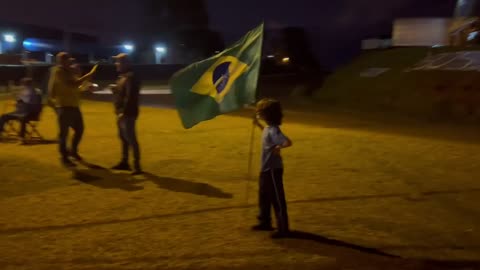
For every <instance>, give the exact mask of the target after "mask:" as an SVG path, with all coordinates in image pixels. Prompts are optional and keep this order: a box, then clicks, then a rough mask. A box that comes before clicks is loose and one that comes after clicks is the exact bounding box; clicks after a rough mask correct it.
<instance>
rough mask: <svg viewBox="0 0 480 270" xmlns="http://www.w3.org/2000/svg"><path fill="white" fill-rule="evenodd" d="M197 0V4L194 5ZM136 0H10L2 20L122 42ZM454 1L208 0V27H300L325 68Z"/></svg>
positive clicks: (230, 34)
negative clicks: (399, 22)
mask: <svg viewBox="0 0 480 270" xmlns="http://www.w3.org/2000/svg"><path fill="white" fill-rule="evenodd" d="M193 1H195V0H193ZM139 2H140V1H132V0H115V1H113V0H82V1H80V2H76V3H79V4H81V5H82V6H77V7H75V8H72V7H74V5H72V3H73V2H72V1H67V0H64V1H61V0H43V1H29V0H16V1H9V5H8V8H2V9H1V10H0V18H1V19H4V20H10V21H18V22H24V23H30V24H39V25H45V26H55V27H58V28H65V27H69V28H72V29H74V30H75V31H82V32H87V33H92V34H99V35H101V36H103V39H104V40H106V41H111V40H122V39H124V38H126V36H125V35H124V32H125V31H134V30H135V29H136V28H138V27H139V22H140V21H141V19H140V18H141V16H142V12H143V11H142V7H141V5H140V4H139ZM455 2H456V0H334V1H326V0H295V1H292V0H242V1H225V0H208V11H209V15H210V25H211V28H212V29H214V30H218V31H219V32H221V33H222V34H223V35H224V38H225V40H226V42H227V43H230V42H232V41H234V40H235V39H237V38H239V37H240V36H241V35H242V34H243V33H244V32H245V31H247V30H248V29H250V28H252V27H254V26H255V25H257V24H259V23H260V22H262V21H265V23H266V26H267V28H281V27H284V26H300V27H304V28H305V29H306V30H307V32H308V33H309V35H310V38H311V41H312V45H313V49H314V51H315V52H316V55H317V57H318V58H319V60H320V61H321V62H323V63H324V64H325V65H327V66H334V65H338V64H341V63H344V62H345V61H346V60H348V59H350V58H351V56H352V55H354V54H356V53H358V48H359V46H360V40H361V39H363V38H370V37H378V36H385V35H387V36H388V34H389V33H390V32H391V23H392V20H393V19H394V18H396V17H418V16H430V17H448V16H451V15H452V13H453V8H454V6H455ZM26 6H28V7H29V8H25V7H26Z"/></svg>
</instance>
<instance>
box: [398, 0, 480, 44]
mask: <svg viewBox="0 0 480 270" xmlns="http://www.w3.org/2000/svg"><path fill="white" fill-rule="evenodd" d="M478 8H479V6H478V4H477V1H476V0H458V1H457V5H456V7H455V10H454V11H453V12H452V13H453V17H451V18H400V19H397V20H395V22H394V26H393V46H397V47H398V46H466V45H470V44H479V38H478V37H477V36H478V33H479V26H480V23H479V22H480V20H479V17H477V15H479V14H478Z"/></svg>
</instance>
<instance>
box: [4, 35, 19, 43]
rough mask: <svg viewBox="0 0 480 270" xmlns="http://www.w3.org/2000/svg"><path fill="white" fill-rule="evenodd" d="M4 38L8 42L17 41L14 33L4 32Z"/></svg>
mask: <svg viewBox="0 0 480 270" xmlns="http://www.w3.org/2000/svg"><path fill="white" fill-rule="evenodd" d="M3 39H4V40H5V42H7V43H14V42H16V41H17V39H16V38H15V35H14V34H4V35H3Z"/></svg>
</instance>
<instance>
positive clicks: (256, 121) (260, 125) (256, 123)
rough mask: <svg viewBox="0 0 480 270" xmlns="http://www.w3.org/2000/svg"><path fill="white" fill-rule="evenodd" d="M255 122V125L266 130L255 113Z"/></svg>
mask: <svg viewBox="0 0 480 270" xmlns="http://www.w3.org/2000/svg"><path fill="white" fill-rule="evenodd" d="M253 124H254V125H255V126H257V127H258V128H259V129H261V130H264V129H265V127H264V126H263V125H262V124H261V123H260V121H258V116H257V115H255V116H254V117H253Z"/></svg>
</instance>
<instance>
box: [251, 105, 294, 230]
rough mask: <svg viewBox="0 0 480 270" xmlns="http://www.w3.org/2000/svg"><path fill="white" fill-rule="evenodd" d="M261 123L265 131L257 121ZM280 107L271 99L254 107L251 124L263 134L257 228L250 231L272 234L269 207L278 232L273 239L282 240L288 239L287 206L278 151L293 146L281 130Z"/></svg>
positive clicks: (281, 161) (281, 114)
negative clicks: (269, 232)
mask: <svg viewBox="0 0 480 270" xmlns="http://www.w3.org/2000/svg"><path fill="white" fill-rule="evenodd" d="M258 118H260V119H261V120H264V121H265V122H266V123H267V126H266V127H264V126H263V125H262V124H260V122H259V121H258ZM282 118H283V113H282V107H281V105H280V102H279V101H277V100H274V99H263V100H261V101H260V102H258V104H257V117H256V118H255V120H254V123H255V124H256V125H257V126H258V127H259V128H260V129H262V130H263V136H262V167H261V173H260V186H259V208H260V215H259V216H258V219H259V221H260V222H259V224H258V225H256V226H254V227H253V228H252V229H253V230H259V231H272V230H273V228H272V224H271V222H272V220H271V206H272V205H273V207H274V209H275V216H276V219H277V232H276V233H274V234H273V235H272V237H273V238H283V237H287V236H288V235H289V226H288V213H287V203H286V200H285V191H284V188H283V160H282V156H281V155H280V151H281V149H283V148H287V147H290V146H292V141H291V140H290V139H289V138H288V137H286V136H285V135H284V134H283V133H282V131H281V130H280V125H281V124H282Z"/></svg>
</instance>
